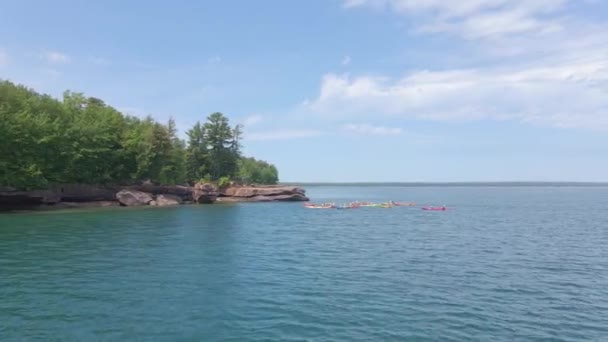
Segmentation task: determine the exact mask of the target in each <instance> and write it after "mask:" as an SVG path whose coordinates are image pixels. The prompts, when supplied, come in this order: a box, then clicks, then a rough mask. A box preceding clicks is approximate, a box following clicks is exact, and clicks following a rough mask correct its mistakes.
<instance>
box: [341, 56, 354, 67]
mask: <svg viewBox="0 0 608 342" xmlns="http://www.w3.org/2000/svg"><path fill="white" fill-rule="evenodd" d="M351 61H352V59H351V58H350V56H344V58H343V59H342V65H349V64H350V62H351Z"/></svg>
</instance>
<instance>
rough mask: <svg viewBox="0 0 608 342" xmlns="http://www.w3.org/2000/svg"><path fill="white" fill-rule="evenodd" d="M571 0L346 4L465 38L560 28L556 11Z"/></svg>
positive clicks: (365, 0) (366, 0) (361, 0)
mask: <svg viewBox="0 0 608 342" xmlns="http://www.w3.org/2000/svg"><path fill="white" fill-rule="evenodd" d="M568 1H571V0H459V1H449V0H345V1H344V2H343V6H344V7H346V8H355V7H371V8H375V9H390V10H392V11H395V12H396V13H400V14H403V15H407V16H411V17H413V18H415V19H416V20H419V21H421V22H422V24H421V25H420V26H419V27H418V30H419V31H423V32H450V33H456V34H459V35H461V36H463V37H465V38H467V39H478V38H491V37H496V36H501V35H509V34H516V33H524V32H532V33H547V32H553V31H556V30H561V29H562V27H561V23H560V19H559V18H557V15H558V14H561V11H562V10H563V9H564V8H565V5H566V3H567V2H568Z"/></svg>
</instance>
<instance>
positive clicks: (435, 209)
mask: <svg viewBox="0 0 608 342" xmlns="http://www.w3.org/2000/svg"><path fill="white" fill-rule="evenodd" d="M422 210H431V211H446V210H447V208H446V207H423V208H422Z"/></svg>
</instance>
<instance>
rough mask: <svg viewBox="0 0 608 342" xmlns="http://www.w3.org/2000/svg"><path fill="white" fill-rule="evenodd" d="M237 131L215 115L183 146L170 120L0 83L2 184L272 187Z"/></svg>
mask: <svg viewBox="0 0 608 342" xmlns="http://www.w3.org/2000/svg"><path fill="white" fill-rule="evenodd" d="M242 129H243V127H242V126H241V125H235V126H231V125H230V122H229V120H228V118H227V117H226V116H224V115H223V114H222V113H213V114H211V115H209V116H208V117H207V118H206V121H204V122H202V123H201V122H197V123H196V124H195V125H194V126H193V127H192V128H191V129H190V130H188V131H187V141H184V140H182V139H180V138H179V137H178V132H177V129H176V125H175V121H174V120H173V119H170V120H169V121H168V122H167V123H160V122H158V121H156V120H154V119H153V118H152V117H150V116H148V117H146V118H143V119H141V118H137V117H134V116H130V115H126V114H124V113H121V112H120V111H118V110H116V109H115V108H112V107H111V106H108V105H107V104H105V103H104V102H103V101H102V100H100V99H97V98H94V97H86V96H84V95H83V94H81V93H74V92H70V91H66V92H64V94H63V98H62V99H61V100H58V99H55V98H53V97H51V96H49V95H45V94H39V93H37V92H36V91H34V90H31V89H29V88H26V87H24V86H21V85H16V84H14V83H11V82H9V81H0V186H11V187H15V188H19V189H36V188H44V187H46V186H47V185H49V184H61V183H82V184H123V185H124V184H135V183H138V182H142V181H147V180H149V181H151V182H153V183H156V184H164V185H174V184H185V183H190V184H192V183H194V182H196V181H199V180H204V181H216V182H220V181H221V182H222V183H224V184H225V183H226V182H227V181H228V180H236V181H241V182H247V183H262V184H274V183H276V182H277V181H278V172H277V169H276V167H275V166H274V165H272V164H269V163H267V162H265V161H260V160H256V159H254V158H247V157H244V156H243V155H242V153H241V149H242V145H241V140H242V135H243V131H242Z"/></svg>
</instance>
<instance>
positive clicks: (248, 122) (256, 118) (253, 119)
mask: <svg viewBox="0 0 608 342" xmlns="http://www.w3.org/2000/svg"><path fill="white" fill-rule="evenodd" d="M263 120H264V117H263V116H261V115H258V114H253V115H250V116H247V117H245V118H244V119H243V120H242V121H241V124H243V125H244V126H245V127H248V126H253V125H256V124H258V123H260V122H262V121H263Z"/></svg>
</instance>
